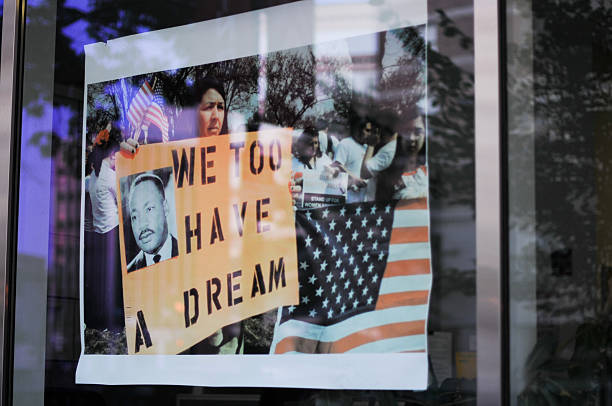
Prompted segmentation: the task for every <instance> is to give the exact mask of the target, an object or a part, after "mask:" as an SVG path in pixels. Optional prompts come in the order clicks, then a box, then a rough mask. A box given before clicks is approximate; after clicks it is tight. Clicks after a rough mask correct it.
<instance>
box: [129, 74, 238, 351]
mask: <svg viewBox="0 0 612 406" xmlns="http://www.w3.org/2000/svg"><path fill="white" fill-rule="evenodd" d="M225 100H226V96H225V90H224V89H223V84H222V83H221V82H219V81H218V80H216V79H214V78H211V77H204V78H201V79H196V82H195V83H194V85H193V86H192V87H190V88H188V90H187V94H186V95H185V99H184V105H183V111H182V113H181V115H180V117H179V119H177V122H176V124H175V131H174V138H173V141H174V140H183V139H190V138H196V137H213V136H218V135H226V134H228V133H229V131H228V123H227V111H226V103H225ZM136 148H137V147H136ZM128 152H132V153H133V151H128ZM243 348H244V345H243V328H242V322H238V323H235V324H231V325H229V326H226V327H223V328H222V329H220V330H218V331H217V332H215V333H214V334H212V335H211V336H210V337H207V338H205V339H203V340H202V341H200V342H199V343H197V344H195V345H194V346H193V347H191V348H189V349H188V350H186V351H184V354H241V353H242V352H243Z"/></svg>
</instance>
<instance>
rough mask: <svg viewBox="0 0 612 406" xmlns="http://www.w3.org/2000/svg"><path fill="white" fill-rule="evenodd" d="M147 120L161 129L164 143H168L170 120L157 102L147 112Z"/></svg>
mask: <svg viewBox="0 0 612 406" xmlns="http://www.w3.org/2000/svg"><path fill="white" fill-rule="evenodd" d="M145 120H146V122H148V123H151V124H153V125H154V126H155V127H157V128H159V129H160V130H161V132H162V141H163V142H168V128H169V125H168V119H167V118H166V115H165V114H164V112H163V110H162V108H161V107H160V106H159V104H157V103H156V102H152V103H151V105H150V106H149V109H148V110H147V113H146V116H145Z"/></svg>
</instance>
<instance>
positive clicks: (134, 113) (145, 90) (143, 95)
mask: <svg viewBox="0 0 612 406" xmlns="http://www.w3.org/2000/svg"><path fill="white" fill-rule="evenodd" d="M152 102H153V89H151V86H150V85H149V83H148V82H147V81H145V82H144V83H143V85H142V86H141V87H140V89H139V90H138V93H136V96H134V98H133V99H132V102H131V103H130V108H129V109H128V113H127V116H128V121H129V122H130V124H131V125H132V128H134V129H139V128H140V124H141V123H142V120H143V118H144V117H145V114H146V113H147V111H148V109H149V105H150V104H151V103H152Z"/></svg>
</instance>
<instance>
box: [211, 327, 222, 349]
mask: <svg viewBox="0 0 612 406" xmlns="http://www.w3.org/2000/svg"><path fill="white" fill-rule="evenodd" d="M207 340H208V343H209V344H210V345H212V346H214V347H218V346H220V345H221V342H222V341H223V329H219V330H217V331H215V332H214V333H212V335H211V336H209V337H208V338H207Z"/></svg>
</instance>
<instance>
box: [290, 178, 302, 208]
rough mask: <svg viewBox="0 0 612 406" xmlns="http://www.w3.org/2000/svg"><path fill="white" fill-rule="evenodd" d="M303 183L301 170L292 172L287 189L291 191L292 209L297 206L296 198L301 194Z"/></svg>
mask: <svg viewBox="0 0 612 406" xmlns="http://www.w3.org/2000/svg"><path fill="white" fill-rule="evenodd" d="M303 185H304V177H303V174H302V172H292V173H291V182H289V191H290V192H291V197H292V200H293V208H294V210H295V209H296V208H297V204H296V203H297V201H296V199H299V198H300V195H301V194H302V186H303Z"/></svg>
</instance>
